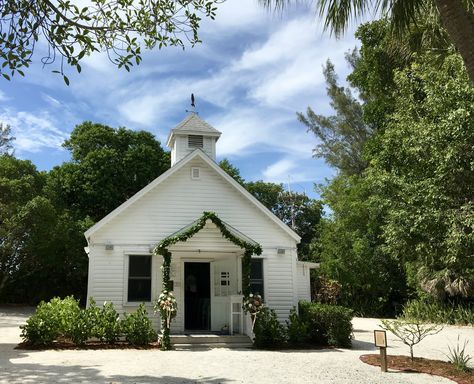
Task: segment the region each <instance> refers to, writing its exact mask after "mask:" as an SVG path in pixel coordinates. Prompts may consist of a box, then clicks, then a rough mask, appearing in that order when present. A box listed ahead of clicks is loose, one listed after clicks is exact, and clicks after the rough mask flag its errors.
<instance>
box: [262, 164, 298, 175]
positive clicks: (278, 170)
mask: <svg viewBox="0 0 474 384" xmlns="http://www.w3.org/2000/svg"><path fill="white" fill-rule="evenodd" d="M295 166H296V162H295V160H293V159H282V160H279V161H277V162H276V163H274V164H272V165H270V166H269V167H267V168H265V169H264V170H263V176H264V177H265V179H266V180H275V179H278V180H281V179H282V178H285V176H286V178H288V176H289V175H290V171H291V170H292V169H293V168H295Z"/></svg>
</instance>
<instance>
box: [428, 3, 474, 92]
mask: <svg viewBox="0 0 474 384" xmlns="http://www.w3.org/2000/svg"><path fill="white" fill-rule="evenodd" d="M436 6H437V7H438V11H439V14H440V16H441V21H442V23H443V26H444V27H445V28H446V30H447V31H448V34H449V36H450V38H451V41H452V43H453V44H454V46H455V47H456V49H457V50H458V51H459V53H460V54H461V56H462V58H463V60H464V64H465V65H466V68H467V73H468V75H469V79H470V80H471V83H473V84H474V16H473V15H471V14H469V13H468V12H467V10H466V7H465V6H464V4H463V1H462V0H436Z"/></svg>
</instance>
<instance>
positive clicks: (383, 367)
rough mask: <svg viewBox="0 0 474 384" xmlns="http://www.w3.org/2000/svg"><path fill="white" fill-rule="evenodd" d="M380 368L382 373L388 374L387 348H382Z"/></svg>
mask: <svg viewBox="0 0 474 384" xmlns="http://www.w3.org/2000/svg"><path fill="white" fill-rule="evenodd" d="M380 368H381V370H382V372H387V348H385V347H380Z"/></svg>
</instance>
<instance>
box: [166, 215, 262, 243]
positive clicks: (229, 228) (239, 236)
mask: <svg viewBox="0 0 474 384" xmlns="http://www.w3.org/2000/svg"><path fill="white" fill-rule="evenodd" d="M199 221H200V219H197V220H194V221H193V222H192V223H189V224H188V225H186V226H184V227H182V228H181V229H179V230H177V231H176V232H174V233H172V234H171V235H169V236H168V237H176V236H179V235H182V234H184V233H187V232H188V231H189V230H190V229H191V228H193V227H195V226H196V225H197V224H199ZM209 222H212V220H210V219H207V220H206V224H207V223H209ZM220 222H221V223H222V225H223V226H224V227H225V228H226V229H227V231H229V232H230V233H231V234H232V236H234V237H236V238H237V239H240V240H241V241H242V242H244V243H247V244H251V245H253V246H258V245H259V244H258V243H257V242H256V241H255V240H253V239H251V238H250V237H248V236H247V235H245V234H243V233H242V232H240V231H239V230H238V229H237V228H234V227H233V226H232V225H230V224H229V223H226V222H225V221H224V220H220Z"/></svg>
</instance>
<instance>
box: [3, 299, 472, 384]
mask: <svg viewBox="0 0 474 384" xmlns="http://www.w3.org/2000/svg"><path fill="white" fill-rule="evenodd" d="M29 313H31V309H25V308H0V383H213V384H217V383H259V384H266V383H272V384H273V383H285V384H287V383H321V384H325V383H337V384H349V383H350V384H357V383H381V384H382V383H383V384H392V383H393V384H404V383H413V384H415V383H416V384H425V383H452V381H450V380H447V379H443V378H439V377H436V376H430V375H426V374H412V373H399V372H389V373H381V372H380V368H376V367H372V366H369V365H366V364H363V363H362V362H360V361H359V356H360V355H361V354H365V353H374V352H375V348H374V347H373V333H372V332H373V329H374V328H376V327H377V325H378V324H379V320H377V319H359V318H358V319H354V335H355V340H354V342H353V348H352V349H350V350H344V349H332V350H331V349H327V350H304V351H300V350H294V351H282V352H277V351H272V352H268V351H254V350H248V349H247V350H244V349H242V350H228V349H214V350H204V351H169V352H161V351H157V350H96V351H90V350H88V351H77V350H68V351H54V350H53V351H25V350H16V349H14V347H15V346H16V345H17V343H18V342H19V341H20V337H19V333H20V331H19V328H18V326H19V325H20V324H21V323H23V322H24V321H25V320H26V318H27V316H28V314H29ZM458 335H460V336H461V340H464V339H468V340H471V342H470V344H469V345H468V348H469V350H468V352H469V354H471V355H473V356H474V329H473V328H471V327H445V329H444V330H443V331H442V332H441V333H439V334H438V335H435V336H431V337H428V338H427V339H425V340H424V341H423V342H422V343H421V344H419V345H418V346H417V347H415V355H416V356H422V357H428V358H437V359H443V360H446V356H445V355H444V353H447V346H448V345H453V344H455V343H456V342H457V337H458ZM389 347H390V348H389V354H408V350H407V348H406V347H405V346H404V345H403V344H401V343H400V342H399V341H397V340H396V339H394V338H392V337H389Z"/></svg>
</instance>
